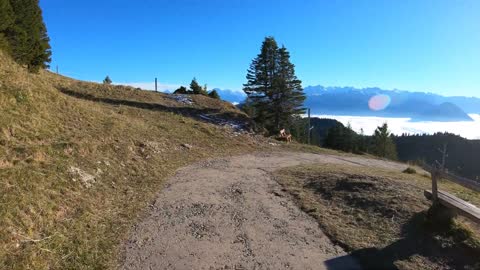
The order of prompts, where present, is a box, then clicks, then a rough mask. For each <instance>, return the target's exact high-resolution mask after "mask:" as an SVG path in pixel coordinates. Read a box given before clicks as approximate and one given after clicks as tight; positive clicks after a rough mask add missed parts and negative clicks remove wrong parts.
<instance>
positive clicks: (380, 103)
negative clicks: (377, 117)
mask: <svg viewBox="0 0 480 270" xmlns="http://www.w3.org/2000/svg"><path fill="white" fill-rule="evenodd" d="M390 102H391V99H390V96H387V95H376V96H373V97H372V98H370V100H369V101H368V107H369V108H370V110H372V111H381V110H385V109H386V108H387V107H388V105H390Z"/></svg>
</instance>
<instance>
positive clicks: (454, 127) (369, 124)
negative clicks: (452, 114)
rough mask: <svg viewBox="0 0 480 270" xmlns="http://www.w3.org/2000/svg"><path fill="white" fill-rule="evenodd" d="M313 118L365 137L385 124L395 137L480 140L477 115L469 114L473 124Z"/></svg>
mask: <svg viewBox="0 0 480 270" xmlns="http://www.w3.org/2000/svg"><path fill="white" fill-rule="evenodd" d="M312 117H313V116H312ZM314 117H318V118H329V119H336V120H337V121H339V122H341V123H342V124H344V125H348V124H349V123H350V125H351V126H352V128H353V130H355V131H356V132H360V130H361V129H363V131H364V134H365V135H371V134H373V132H374V131H375V129H376V128H377V127H378V126H380V125H382V124H383V123H387V124H388V127H389V129H390V131H391V132H392V133H393V134H395V135H401V134H402V133H409V134H423V133H427V134H433V133H435V132H449V133H453V134H457V135H460V136H462V137H464V138H467V139H480V115H479V114H470V117H472V119H473V120H474V121H473V122H411V121H410V118H388V117H368V116H343V115H342V116H339V115H315V116H314Z"/></svg>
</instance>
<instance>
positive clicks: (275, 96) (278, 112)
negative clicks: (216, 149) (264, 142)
mask: <svg viewBox="0 0 480 270" xmlns="http://www.w3.org/2000/svg"><path fill="white" fill-rule="evenodd" d="M301 83H302V82H301V81H300V80H299V79H298V78H297V77H296V76H295V66H294V65H293V64H292V63H291V62H290V54H289V53H288V51H287V49H286V48H285V47H282V48H279V47H278V45H277V42H276V41H275V39H274V38H273V37H266V38H265V40H264V41H263V44H262V47H261V52H260V54H259V55H258V56H257V57H256V58H255V59H253V60H252V63H251V65H250V68H249V69H248V71H247V83H246V84H244V88H243V90H244V91H245V93H246V94H247V95H248V99H249V102H251V104H252V107H253V114H254V115H253V118H254V120H255V122H256V123H257V124H258V125H259V126H261V127H264V128H266V129H267V130H268V131H269V132H270V133H271V134H273V133H276V132H277V131H278V130H280V129H282V128H285V127H288V126H289V125H290V120H291V117H292V116H293V115H298V114H302V113H304V112H305V110H304V108H302V105H303V101H304V100H305V96H304V93H303V89H302V86H301Z"/></svg>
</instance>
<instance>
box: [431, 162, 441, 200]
mask: <svg viewBox="0 0 480 270" xmlns="http://www.w3.org/2000/svg"><path fill="white" fill-rule="evenodd" d="M438 176H439V173H438V170H437V169H433V170H432V202H433V204H436V203H437V202H438V185H437V181H438Z"/></svg>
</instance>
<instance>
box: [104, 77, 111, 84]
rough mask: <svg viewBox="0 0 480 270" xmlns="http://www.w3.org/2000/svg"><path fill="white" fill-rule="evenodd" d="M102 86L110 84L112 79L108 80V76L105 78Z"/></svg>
mask: <svg viewBox="0 0 480 270" xmlns="http://www.w3.org/2000/svg"><path fill="white" fill-rule="evenodd" d="M103 84H106V85H110V84H112V79H110V77H109V76H107V77H105V79H104V80H103Z"/></svg>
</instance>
